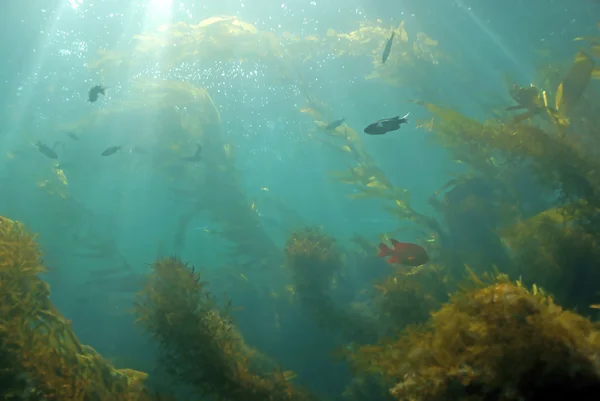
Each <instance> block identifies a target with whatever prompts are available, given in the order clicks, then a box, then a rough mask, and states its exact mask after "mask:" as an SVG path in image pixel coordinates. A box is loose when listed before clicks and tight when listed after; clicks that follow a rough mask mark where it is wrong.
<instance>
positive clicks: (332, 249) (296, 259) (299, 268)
mask: <svg viewBox="0 0 600 401" xmlns="http://www.w3.org/2000/svg"><path fill="white" fill-rule="evenodd" d="M285 254H286V257H287V266H288V267H289V268H291V269H292V272H293V274H294V277H295V282H296V285H303V284H306V285H308V284H309V283H310V285H311V286H319V287H322V288H326V287H328V286H329V284H330V280H331V278H332V276H333V274H334V273H335V272H337V271H339V269H340V268H341V265H342V260H341V255H340V252H339V251H338V249H337V246H336V242H335V238H333V237H331V236H328V235H326V234H325V233H323V232H322V231H321V230H320V229H318V228H312V227H307V228H305V229H304V230H300V231H296V232H294V233H293V234H292V235H291V236H290V238H289V239H288V241H287V243H286V245H285ZM299 290H300V289H298V291H299ZM299 292H300V291H299Z"/></svg>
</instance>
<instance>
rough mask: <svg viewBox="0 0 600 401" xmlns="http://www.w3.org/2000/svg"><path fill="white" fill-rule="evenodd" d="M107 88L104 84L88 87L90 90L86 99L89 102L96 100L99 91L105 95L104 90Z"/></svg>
mask: <svg viewBox="0 0 600 401" xmlns="http://www.w3.org/2000/svg"><path fill="white" fill-rule="evenodd" d="M107 89H108V88H105V87H104V86H102V85H96V86H94V87H93V88H92V89H90V92H89V94H88V100H89V101H90V102H91V103H94V102H95V101H96V100H98V95H99V94H100V93H102V94H103V95H105V96H106V90H107Z"/></svg>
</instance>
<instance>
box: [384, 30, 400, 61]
mask: <svg viewBox="0 0 600 401" xmlns="http://www.w3.org/2000/svg"><path fill="white" fill-rule="evenodd" d="M395 34H396V32H395V31H392V35H391V36H390V38H389V39H388V40H387V42H385V49H383V54H382V55H381V63H382V64H385V62H386V61H387V59H388V57H389V56H390V52H391V51H392V42H393V41H394V35H395Z"/></svg>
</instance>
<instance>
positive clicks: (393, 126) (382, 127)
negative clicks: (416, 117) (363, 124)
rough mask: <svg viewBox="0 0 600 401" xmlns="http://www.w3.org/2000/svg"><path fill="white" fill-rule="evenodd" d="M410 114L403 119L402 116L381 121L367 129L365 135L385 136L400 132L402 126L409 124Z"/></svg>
mask: <svg viewBox="0 0 600 401" xmlns="http://www.w3.org/2000/svg"><path fill="white" fill-rule="evenodd" d="M409 114H410V113H406V115H405V116H404V117H402V118H401V117H400V116H396V117H393V118H385V119H383V120H379V121H377V122H375V123H373V124H371V125H369V126H368V127H367V128H365V133H366V134H369V135H383V134H386V133H388V132H390V131H396V130H399V129H400V125H402V124H406V123H407V122H408V116H409Z"/></svg>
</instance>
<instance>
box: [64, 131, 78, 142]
mask: <svg viewBox="0 0 600 401" xmlns="http://www.w3.org/2000/svg"><path fill="white" fill-rule="evenodd" d="M65 134H67V135H68V136H69V138H71V139H72V140H74V141H78V140H79V137H78V136H77V134H75V133H74V132H65Z"/></svg>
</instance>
